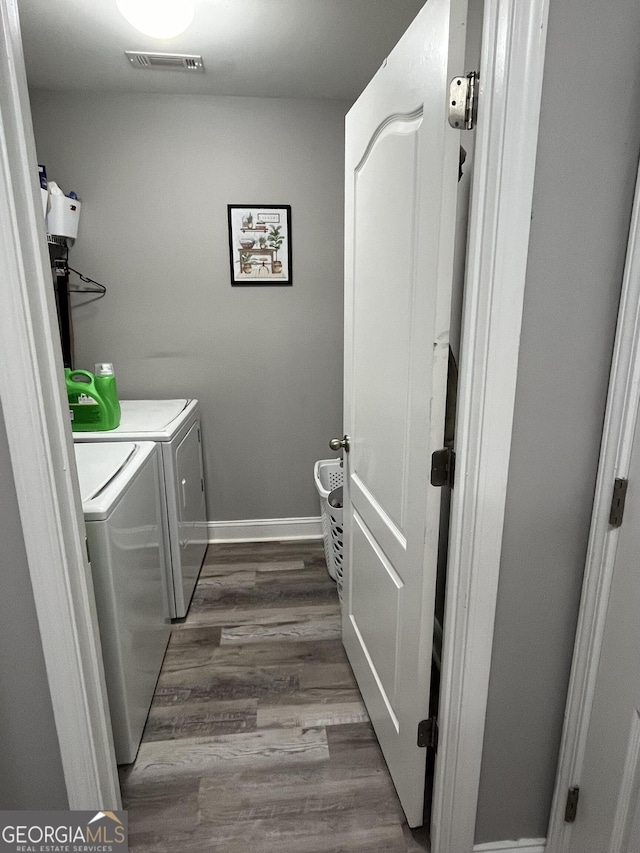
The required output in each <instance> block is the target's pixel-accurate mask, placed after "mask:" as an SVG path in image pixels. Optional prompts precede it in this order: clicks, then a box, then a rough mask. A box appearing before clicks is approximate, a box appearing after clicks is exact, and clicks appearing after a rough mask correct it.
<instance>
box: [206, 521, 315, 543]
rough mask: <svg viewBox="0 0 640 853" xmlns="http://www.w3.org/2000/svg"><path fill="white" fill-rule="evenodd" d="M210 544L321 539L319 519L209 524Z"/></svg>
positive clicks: (215, 522) (214, 522)
mask: <svg viewBox="0 0 640 853" xmlns="http://www.w3.org/2000/svg"><path fill="white" fill-rule="evenodd" d="M207 528H208V530H209V542H210V543H213V542H220V543H222V542H270V541H277V542H283V541H293V540H296V539H322V518H321V517H320V516H317V517H316V516H310V517H308V518H248V519H241V520H239V521H209V522H208V523H207Z"/></svg>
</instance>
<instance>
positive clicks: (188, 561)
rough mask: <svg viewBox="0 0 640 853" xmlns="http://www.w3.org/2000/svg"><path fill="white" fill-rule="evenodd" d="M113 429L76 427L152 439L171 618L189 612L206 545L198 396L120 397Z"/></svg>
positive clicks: (77, 436) (107, 437) (92, 436)
mask: <svg viewBox="0 0 640 853" xmlns="http://www.w3.org/2000/svg"><path fill="white" fill-rule="evenodd" d="M120 408H121V410H122V417H121V420H120V426H119V427H117V429H112V430H108V431H106V432H74V433H73V440H74V441H76V442H96V441H99V442H112V441H154V442H156V443H158V445H159V450H160V459H161V463H162V477H161V480H160V487H161V493H162V501H163V505H164V507H165V519H164V529H165V554H166V564H167V594H168V599H169V608H170V612H171V617H172V618H174V619H175V618H178V619H180V618H182V617H183V616H186V615H187V610H188V608H189V603H190V601H191V596H192V595H193V590H194V589H195V586H196V581H197V580H198V575H199V574H200V567H201V566H202V561H203V559H204V555H205V551H206V550H207V542H208V531H207V508H206V501H205V492H204V471H203V467H202V440H201V434H200V408H199V406H198V401H197V400H121V401H120Z"/></svg>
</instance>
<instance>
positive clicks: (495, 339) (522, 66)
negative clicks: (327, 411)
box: [0, 0, 548, 853]
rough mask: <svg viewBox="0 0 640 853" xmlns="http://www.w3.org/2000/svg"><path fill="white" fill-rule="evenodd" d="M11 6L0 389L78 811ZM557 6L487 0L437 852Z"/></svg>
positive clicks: (483, 591)
mask: <svg viewBox="0 0 640 853" xmlns="http://www.w3.org/2000/svg"><path fill="white" fill-rule="evenodd" d="M0 12H1V16H2V20H1V23H2V25H3V34H4V35H3V40H2V42H1V44H0V63H1V64H2V69H1V70H2V76H1V78H0V79H2V81H3V82H2V85H1V87H0V122H1V125H0V145H1V146H2V150H1V151H0V156H1V157H2V163H0V165H1V166H2V172H3V174H4V175H5V176H8V177H9V179H10V180H9V181H7V182H6V183H5V182H0V228H1V232H2V243H0V246H2V251H3V254H4V256H5V257H4V258H3V260H4V265H3V271H4V273H5V281H6V282H7V283H9V282H10V284H11V286H10V288H9V291H10V292H9V293H8V294H7V295H6V302H5V305H6V309H5V307H4V306H3V312H2V313H1V314H0V360H1V361H2V364H3V368H2V369H1V370H0V395H1V397H2V401H3V405H4V411H5V418H6V421H7V432H8V434H9V442H10V451H11V458H12V463H13V468H14V475H15V479H16V487H17V492H18V502H19V507H20V513H21V518H22V524H23V531H24V536H25V541H26V545H27V554H28V558H29V565H30V572H31V580H32V584H33V589H34V596H35V599H36V607H37V611H38V619H39V623H40V631H41V634H42V639H43V646H44V649H45V664H46V667H47V674H48V678H49V687H50V691H51V695H52V699H53V705H54V714H55V719H56V726H57V731H58V738H59V742H60V749H61V753H62V760H63V767H64V772H65V780H66V784H67V790H68V794H69V799H70V803H71V807H72V808H95V807H97V806H98V805H99V806H100V807H103V808H115V807H117V805H118V803H119V791H118V780H117V772H116V767H115V761H114V758H113V748H112V744H111V740H110V727H109V725H108V720H107V710H106V694H105V691H104V676H103V673H102V666H101V658H100V648H99V637H98V635H97V629H96V620H95V605H94V603H93V590H92V587H91V578H90V573H89V572H88V567H87V563H86V555H85V553H84V548H83V543H82V537H83V535H84V534H83V527H82V516H81V508H80V503H79V497H78V490H77V478H76V473H75V465H74V462H73V454H72V448H71V436H70V430H69V425H68V422H67V420H66V417H65V406H64V402H65V400H64V389H63V387H62V382H61V368H62V364H61V358H60V351H59V346H58V344H57V342H56V341H55V337H54V332H53V330H54V329H55V313H54V312H55V308H54V306H53V299H52V293H51V281H50V274H49V266H48V262H47V257H46V246H45V243H44V231H43V227H42V219H41V213H40V208H39V198H38V189H37V179H36V174H37V173H36V156H35V146H34V142H33V129H32V125H31V117H30V113H29V100H28V94H27V88H26V80H25V73H24V62H23V57H22V47H21V44H20V32H19V25H18V18H17V11H16V0H0ZM547 15H548V0H528V2H526V3H525V2H521V0H485V10H484V30H483V40H482V61H481V68H480V75H481V82H480V98H481V106H480V112H479V120H478V128H477V131H476V133H477V142H476V154H475V167H474V177H473V187H472V199H471V208H470V228H469V248H468V258H467V277H466V297H465V308H464V319H463V338H462V349H461V359H460V388H461V392H460V400H459V408H458V411H459V421H458V435H457V454H458V471H457V475H456V477H457V483H456V488H455V489H454V492H453V500H452V528H451V547H450V561H449V562H450V565H449V582H448V592H447V613H446V622H445V637H444V656H443V671H442V699H441V741H440V748H439V755H438V761H437V766H436V783H435V799H434V820H433V829H434V833H433V836H434V837H433V853H470V851H471V850H472V849H473V841H474V831H475V816H476V806H477V799H478V786H479V776H480V764H481V758H482V741H483V734H484V721H485V713H486V702H487V693H488V682H489V668H490V662H491V649H492V640H493V623H494V613H495V602H496V595H497V582H498V573H499V564H500V551H501V540H502V526H503V521H504V503H505V494H506V484H507V473H508V466H509V456H510V445H511V429H512V422H513V406H514V400H515V385H516V376H517V356H518V348H519V341H520V326H521V318H522V303H523V293H524V281H525V271H526V260H527V253H528V243H529V225H530V215H531V202H532V195H533V177H534V170H535V156H536V149H537V138H538V120H539V112H540V97H541V86H542V73H543V65H544V54H545V44H546V29H547V28H546V23H547ZM465 70H468V69H465ZM462 71H463V69H461V72H462ZM5 81H6V82H5Z"/></svg>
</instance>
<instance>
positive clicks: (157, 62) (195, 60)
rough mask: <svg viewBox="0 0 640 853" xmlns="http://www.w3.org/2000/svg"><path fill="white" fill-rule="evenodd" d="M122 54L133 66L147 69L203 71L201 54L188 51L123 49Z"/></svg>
mask: <svg viewBox="0 0 640 853" xmlns="http://www.w3.org/2000/svg"><path fill="white" fill-rule="evenodd" d="M124 55H125V56H126V57H127V59H128V60H129V62H130V63H131V64H132V65H133V67H134V68H141V69H147V70H148V71H152V70H155V69H157V70H159V71H200V72H203V71H204V62H203V61H202V57H201V56H195V55H193V54H189V53H149V52H148V51H146V50H125V52H124Z"/></svg>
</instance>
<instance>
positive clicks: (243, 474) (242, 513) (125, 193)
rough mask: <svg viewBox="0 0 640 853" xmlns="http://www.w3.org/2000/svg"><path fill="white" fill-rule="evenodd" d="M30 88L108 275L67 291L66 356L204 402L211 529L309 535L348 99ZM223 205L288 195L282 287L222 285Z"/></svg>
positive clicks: (333, 377)
mask: <svg viewBox="0 0 640 853" xmlns="http://www.w3.org/2000/svg"><path fill="white" fill-rule="evenodd" d="M30 97H31V105H32V115H33V122H34V128H35V136H36V145H37V152H38V159H39V162H41V163H43V164H45V165H46V167H47V172H48V174H49V176H50V177H53V178H54V179H55V180H56V181H57V182H58V183H59V184H60V186H62V187H63V188H64V190H65V191H66V192H69V191H72V190H73V191H75V192H76V193H77V194H78V196H79V197H80V198H81V199H82V203H83V208H82V221H81V224H80V232H79V237H78V240H77V242H76V244H75V246H73V248H72V249H71V251H70V255H69V257H70V261H69V263H70V265H72V266H73V267H74V268H76V269H78V270H81V271H82V272H83V273H85V274H86V275H88V276H90V277H91V278H92V279H95V280H97V281H100V282H101V283H103V284H104V285H105V287H106V288H107V291H106V296H105V298H104V299H100V300H98V301H92V302H87V303H86V304H84V305H81V304H79V303H81V302H83V301H85V299H84V298H83V297H82V296H81V295H77V296H75V297H74V307H73V324H74V338H75V340H74V344H75V366H76V367H83V366H84V367H87V368H88V369H92V366H93V364H94V363H95V362H99V361H102V360H108V361H113V363H114V365H115V370H116V375H117V380H118V389H119V393H120V396H121V398H123V399H127V398H129V399H132V398H137V399H161V398H164V399H169V398H184V397H189V398H197V399H198V400H199V401H200V407H201V417H202V443H203V457H204V466H205V480H206V487H207V488H206V490H207V503H208V508H209V512H208V519H209V538H210V539H221V538H267V536H268V535H269V534H270V533H272V535H275V536H286V535H288V536H295V535H296V534H298V533H300V535H305V536H306V535H309V533H311V534H312V535H319V534H320V524H319V520H318V519H317V516H318V508H317V495H316V492H315V488H314V484H313V464H314V462H315V460H317V459H319V458H322V457H324V456H327V447H326V443H327V438H328V437H329V436H331V435H337V434H339V433H340V430H341V424H342V332H343V306H342V300H343V240H344V238H343V215H344V214H343V177H344V174H343V163H344V114H345V113H346V111H347V109H348V106H349V104H348V103H347V102H343V101H331V100H319V99H313V100H311V99H310V100H286V99H278V98H233V97H208V96H189V97H185V96H184V95H182V96H173V95H157V94H146V93H145V94H142V93H140V94H113V93H110V94H107V93H104V94H103V93H95V92H94V93H91V94H86V93H85V94H83V93H80V92H73V91H66V92H53V91H47V90H43V89H33V90H32V91H31V93H30ZM228 204H263V205H285V204H286V205H290V206H291V242H292V249H293V254H292V268H293V284H292V286H291V287H270V286H256V287H232V286H231V279H230V269H229V238H228V226H227V205H228ZM380 239H381V244H382V243H383V240H384V236H383V235H382V234H381V238H380ZM316 527H317V528H318V529H317V530H316Z"/></svg>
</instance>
